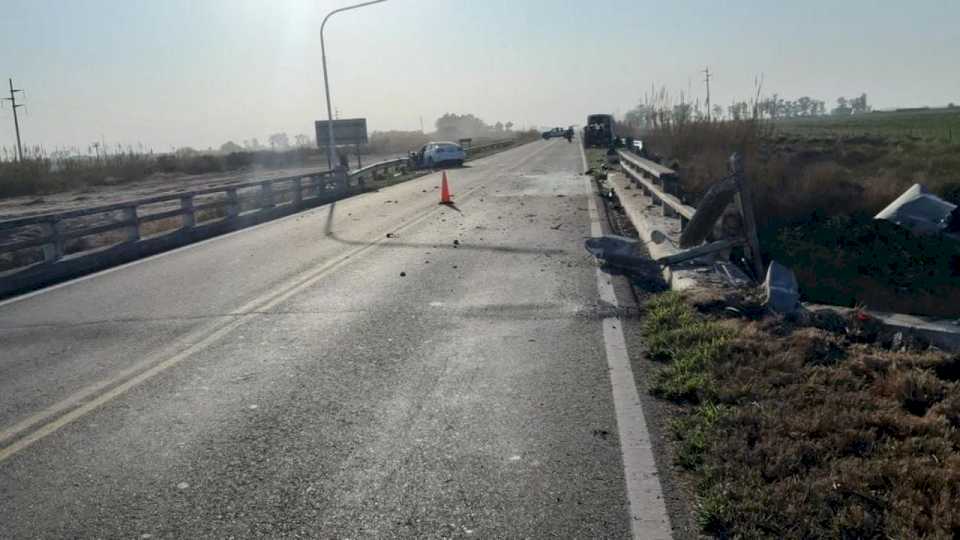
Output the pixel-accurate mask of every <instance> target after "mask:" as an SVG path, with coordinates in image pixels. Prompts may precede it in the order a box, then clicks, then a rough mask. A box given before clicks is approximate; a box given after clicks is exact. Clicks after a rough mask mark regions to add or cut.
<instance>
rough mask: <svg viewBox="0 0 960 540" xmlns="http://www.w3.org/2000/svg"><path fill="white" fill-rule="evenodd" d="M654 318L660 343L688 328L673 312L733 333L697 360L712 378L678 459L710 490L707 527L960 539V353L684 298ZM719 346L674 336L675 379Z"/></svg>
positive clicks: (681, 430) (703, 497)
mask: <svg viewBox="0 0 960 540" xmlns="http://www.w3.org/2000/svg"><path fill="white" fill-rule="evenodd" d="M699 305H701V306H702V307H706V306H707V304H706V303H703V302H701V303H700V304H699ZM649 313H650V314H649V315H648V317H647V321H648V323H647V326H646V327H645V332H646V333H647V336H648V337H647V339H651V338H663V335H664V334H663V333H664V332H665V331H666V332H669V331H672V330H675V329H676V328H670V327H669V326H668V325H665V324H663V321H661V320H660V319H662V318H663V317H664V315H665V314H667V313H669V314H671V315H670V316H671V317H679V319H680V320H682V321H685V322H683V323H678V325H677V326H679V327H686V328H693V327H699V328H703V329H706V330H711V329H712V330H713V331H716V329H718V328H722V329H724V332H728V334H727V337H726V338H725V339H724V341H723V343H722V346H721V347H720V349H721V350H720V351H719V352H718V353H717V354H712V355H710V357H709V359H708V361H704V362H701V363H699V364H697V367H698V368H699V372H698V373H696V374H694V375H693V377H696V378H699V379H701V380H703V381H706V383H705V384H704V385H703V386H702V387H701V388H700V389H698V390H697V393H696V395H697V396H698V399H697V400H696V405H693V404H691V405H688V406H687V413H686V414H685V415H683V416H682V417H681V418H679V419H678V420H677V421H676V422H675V433H676V436H677V439H678V441H679V445H678V448H679V451H678V454H677V463H678V464H679V465H681V466H683V467H684V468H686V469H688V470H689V471H690V472H691V474H692V475H693V479H694V481H695V482H696V484H697V485H698V493H699V500H698V503H699V504H698V512H699V515H698V519H699V523H700V524H701V526H702V527H703V529H704V532H707V533H710V534H712V535H714V536H716V537H721V538H727V537H743V538H757V537H764V538H766V537H775V538H955V537H956V535H957V534H958V533H960V514H958V513H956V512H955V511H954V510H955V508H956V507H957V505H958V504H960V452H958V449H960V432H958V428H960V388H958V386H957V384H958V383H957V380H958V379H960V358H958V357H956V356H949V355H946V354H943V353H938V352H930V351H927V352H923V351H892V350H888V349H884V348H882V347H880V346H879V345H877V344H872V343H857V342H855V340H852V339H850V338H849V337H848V336H847V333H835V332H831V331H829V330H825V329H822V328H815V327H801V326H796V325H794V324H791V323H789V322H787V321H784V320H782V319H771V318H761V319H758V320H754V321H743V320H738V321H718V320H716V319H715V318H714V317H713V316H710V315H706V314H704V313H701V312H699V311H697V310H696V309H695V308H693V307H692V306H691V305H690V304H689V303H688V302H686V301H684V299H683V298H681V297H680V296H678V295H675V294H668V295H665V296H661V297H659V298H656V299H655V300H653V301H652V302H651V305H650V307H649ZM664 320H665V319H664ZM650 321H653V322H650ZM658 321H659V322H658ZM842 323H843V324H844V325H846V326H849V325H852V324H853V322H852V321H842ZM854 333H855V332H854ZM712 339H715V338H713V337H710V335H709V332H706V333H702V334H701V336H700V338H699V340H698V339H689V337H684V338H682V339H669V338H667V341H668V342H669V343H670V347H667V349H666V350H668V351H669V353H668V354H667V355H666V357H665V358H664V361H665V362H667V363H666V366H665V368H664V371H665V372H671V370H673V371H676V370H674V368H673V367H672V366H673V365H674V364H676V363H677V362H678V361H681V362H682V361H684V360H683V359H684V358H685V357H686V356H687V355H690V354H698V353H696V352H695V351H696V350H697V348H698V347H700V344H702V343H703V342H705V341H709V340H712ZM661 350H663V349H661ZM662 358H663V357H662ZM685 377H687V378H689V377H690V376H687V375H685ZM666 397H668V398H671V399H674V400H678V398H679V401H681V402H683V403H691V400H689V399H687V396H675V395H669V394H667V395H666Z"/></svg>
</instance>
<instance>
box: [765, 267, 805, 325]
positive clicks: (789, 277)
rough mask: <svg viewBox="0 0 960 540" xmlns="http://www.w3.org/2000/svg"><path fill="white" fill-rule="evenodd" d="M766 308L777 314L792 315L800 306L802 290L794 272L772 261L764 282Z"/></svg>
mask: <svg viewBox="0 0 960 540" xmlns="http://www.w3.org/2000/svg"><path fill="white" fill-rule="evenodd" d="M763 290H764V293H766V306H767V308H769V309H770V310H771V311H773V312H775V313H782V314H785V315H786V314H790V313H793V312H795V311H796V310H797V307H798V306H799V305H800V289H799V285H797V276H795V275H794V273H793V270H791V269H789V268H787V267H786V266H784V265H782V264H780V263H778V262H777V261H771V262H770V266H769V267H767V278H766V279H765V280H764V282H763Z"/></svg>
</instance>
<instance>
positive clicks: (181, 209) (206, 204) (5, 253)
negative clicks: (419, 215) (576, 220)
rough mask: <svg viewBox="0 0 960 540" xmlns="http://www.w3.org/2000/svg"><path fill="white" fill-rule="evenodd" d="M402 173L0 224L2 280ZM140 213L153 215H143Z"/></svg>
mask: <svg viewBox="0 0 960 540" xmlns="http://www.w3.org/2000/svg"><path fill="white" fill-rule="evenodd" d="M514 143H515V141H514V140H504V141H496V142H493V143H489V144H484V145H480V146H476V147H473V148H470V149H468V150H467V156H468V158H469V157H470V156H472V155H476V154H478V153H482V152H485V151H489V150H495V149H498V148H504V147H507V146H511V145H513V144H514ZM408 167H409V160H408V159H407V158H405V157H403V158H396V159H389V160H385V161H380V162H377V163H373V164H370V165H367V166H366V167H363V168H360V169H357V170H354V171H350V172H348V173H347V174H346V175H343V176H341V177H339V178H338V177H337V176H336V175H335V174H334V173H333V171H329V170H318V171H315V172H310V173H305V174H299V175H294V176H284V177H279V178H270V179H266V180H254V181H249V182H238V183H232V184H224V185H222V186H215V187H210V188H204V189H197V190H191V191H186V192H174V193H170V194H166V195H158V196H155V197H146V198H141V199H134V200H129V201H122V202H118V203H113V204H107V205H101V206H93V207H89V208H81V209H77V210H68V211H64V212H55V213H47V214H39V215H34V216H28V217H23V218H15V219H10V220H4V221H0V272H2V273H9V272H18V271H21V270H23V269H27V268H31V269H32V268H34V267H42V266H50V265H54V264H55V263H57V262H59V261H61V260H62V259H64V257H67V256H69V257H74V256H81V255H83V254H85V253H87V252H90V251H98V250H101V249H106V248H107V247H118V246H120V247H122V246H133V245H136V244H138V243H140V242H141V240H142V239H143V238H145V237H147V236H151V237H156V236H159V235H168V234H181V235H182V234H185V233H186V234H187V235H189V233H190V232H191V231H192V230H194V229H195V228H198V225H200V224H201V222H202V225H203V226H207V225H208V224H209V223H216V224H218V225H222V227H221V228H222V229H229V228H231V225H234V224H236V225H238V226H245V224H246V223H252V222H256V221H257V219H243V220H241V219H240V218H241V217H244V218H247V217H251V215H252V214H258V213H263V214H266V213H267V212H266V211H268V210H269V211H270V212H269V213H270V214H271V215H274V214H278V212H276V210H277V209H278V208H281V209H285V210H287V211H289V212H293V211H296V210H298V209H300V208H304V207H309V206H315V205H317V204H323V203H325V202H327V201H331V200H336V199H337V198H342V197H344V196H348V195H351V194H354V193H357V192H360V191H363V190H364V189H366V185H367V183H368V182H377V181H378V180H381V179H383V178H384V175H385V173H386V174H389V173H391V172H394V173H396V172H397V171H406V170H407V168H408ZM171 206H173V208H170V207H171ZM146 207H153V209H152V211H149V212H148V211H146V210H147V208H146ZM177 218H178V219H179V220H180V224H179V226H173V227H170V228H164V229H162V230H160V231H153V233H152V234H148V233H149V232H150V231H145V230H144V227H143V226H144V225H146V224H149V223H153V222H157V221H160V220H166V219H177ZM241 221H242V222H243V224H241V223H240V222H241ZM154 228H155V227H154ZM111 232H118V233H119V235H120V236H119V238H114V239H112V240H113V241H112V242H110V243H109V246H94V247H88V246H84V245H77V241H78V240H79V239H82V238H85V237H92V236H96V235H103V234H105V233H111ZM26 250H34V251H33V256H30V257H23V258H21V259H20V260H19V262H18V258H17V257H15V256H14V255H15V254H16V253H18V252H20V253H22V252H24V251H26ZM37 250H39V252H40V253H37ZM4 259H5V260H4Z"/></svg>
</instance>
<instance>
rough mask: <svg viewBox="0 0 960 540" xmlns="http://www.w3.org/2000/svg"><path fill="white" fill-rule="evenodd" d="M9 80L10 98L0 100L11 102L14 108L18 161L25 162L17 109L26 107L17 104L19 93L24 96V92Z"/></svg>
mask: <svg viewBox="0 0 960 540" xmlns="http://www.w3.org/2000/svg"><path fill="white" fill-rule="evenodd" d="M7 80H8V81H10V97H8V98H0V100H3V101H9V102H10V104H11V105H12V107H13V130H14V132H16V134H17V160H18V161H23V147H22V146H21V145H20V120H19V119H18V118H17V109H18V108H20V107H25V106H26V105H24V104H22V103H19V104H18V103H17V92H20V93H21V94H23V90H21V89H19V88H14V87H13V79H7Z"/></svg>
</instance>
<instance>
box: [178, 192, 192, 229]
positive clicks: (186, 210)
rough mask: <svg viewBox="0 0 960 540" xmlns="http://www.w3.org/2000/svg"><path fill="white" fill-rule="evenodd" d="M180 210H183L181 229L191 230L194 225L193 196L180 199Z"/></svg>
mask: <svg viewBox="0 0 960 540" xmlns="http://www.w3.org/2000/svg"><path fill="white" fill-rule="evenodd" d="M180 209H181V210H183V226H182V227H181V229H192V228H193V226H194V225H196V217H195V216H194V214H193V195H184V196H183V197H180Z"/></svg>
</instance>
